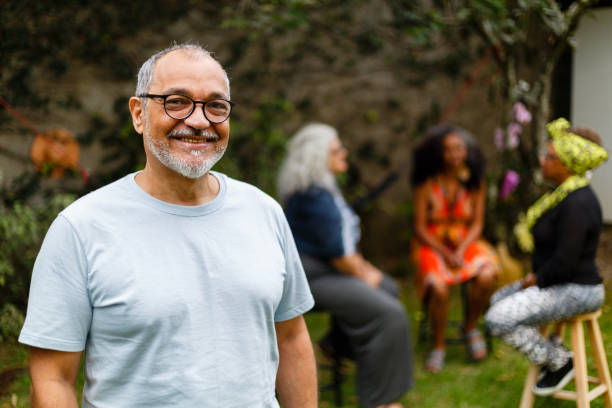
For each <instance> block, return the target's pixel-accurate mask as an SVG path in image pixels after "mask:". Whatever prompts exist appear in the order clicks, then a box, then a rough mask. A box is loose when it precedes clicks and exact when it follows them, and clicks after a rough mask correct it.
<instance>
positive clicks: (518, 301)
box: [485, 282, 604, 371]
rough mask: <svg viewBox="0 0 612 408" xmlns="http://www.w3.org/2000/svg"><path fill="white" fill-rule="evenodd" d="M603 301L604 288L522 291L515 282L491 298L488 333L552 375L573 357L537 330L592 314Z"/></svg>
mask: <svg viewBox="0 0 612 408" xmlns="http://www.w3.org/2000/svg"><path fill="white" fill-rule="evenodd" d="M603 301H604V286H603V285H601V284H600V285H579V284H575V283H567V284H563V285H554V286H549V287H547V288H539V287H537V286H531V287H529V288H527V289H523V290H521V283H520V282H515V283H511V284H509V285H506V286H504V287H503V288H501V289H499V290H498V291H497V292H495V294H493V296H492V297H491V306H490V307H489V310H488V312H487V314H486V316H485V319H486V322H487V326H489V328H490V329H491V332H492V333H493V334H494V335H496V336H500V337H501V339H502V340H503V341H505V342H506V343H508V344H509V345H511V346H512V347H514V348H516V349H517V350H519V351H520V352H521V353H523V354H524V355H525V356H526V357H527V358H528V359H529V360H530V361H531V362H533V363H535V364H538V365H540V366H544V365H546V366H548V367H549V368H550V369H551V370H553V371H555V370H558V369H559V368H561V367H563V366H564V365H565V363H567V361H568V360H569V359H570V358H571V356H572V354H571V352H570V351H569V350H567V349H566V348H565V347H563V346H562V345H556V344H554V343H552V342H550V341H549V340H548V339H546V338H545V337H543V336H542V335H541V334H540V332H539V330H538V326H540V325H541V324H543V323H551V322H556V321H559V320H564V319H567V318H570V317H572V316H576V315H579V314H584V313H590V312H594V311H595V310H597V309H599V308H600V307H601V305H602V304H603Z"/></svg>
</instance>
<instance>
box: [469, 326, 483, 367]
mask: <svg viewBox="0 0 612 408" xmlns="http://www.w3.org/2000/svg"><path fill="white" fill-rule="evenodd" d="M465 342H466V345H467V349H468V353H469V354H470V358H471V359H472V361H480V360H483V359H484V358H486V357H487V345H486V344H485V342H484V339H483V338H482V334H480V331H478V329H472V330H470V331H468V332H466V333H465Z"/></svg>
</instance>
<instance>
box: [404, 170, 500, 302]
mask: <svg viewBox="0 0 612 408" xmlns="http://www.w3.org/2000/svg"><path fill="white" fill-rule="evenodd" d="M430 186H431V188H430V191H429V197H428V214H427V230H428V231H429V233H430V234H432V235H434V236H435V237H437V238H438V239H439V240H441V241H442V242H444V243H445V244H446V245H447V246H448V247H449V248H456V247H457V246H458V245H459V243H460V242H461V240H462V239H463V238H465V236H466V235H467V233H468V230H469V227H470V224H471V221H472V218H473V212H474V205H473V200H472V194H471V193H470V191H469V190H468V189H466V188H464V187H463V186H462V187H461V188H460V190H459V191H458V192H457V195H456V199H455V201H454V202H449V200H448V199H447V197H446V194H445V192H444V189H443V188H442V185H441V184H440V183H439V182H438V181H437V180H434V181H433V182H431V184H430ZM412 258H413V262H414V264H415V265H416V267H417V269H418V270H417V273H416V274H415V278H416V288H417V292H418V294H419V296H420V297H421V298H423V296H424V295H425V289H426V288H427V286H428V280H430V279H432V278H431V275H434V276H436V277H438V278H440V279H442V280H443V281H444V282H446V283H447V284H448V285H454V284H457V283H461V282H465V281H467V280H469V279H471V278H472V277H474V276H475V275H476V274H477V273H478V270H479V269H480V268H481V267H482V266H483V265H486V264H489V263H493V264H494V265H495V266H496V267H498V265H499V261H498V259H497V255H496V254H495V250H494V249H493V247H492V246H491V245H490V244H489V243H488V242H486V241H485V240H482V239H481V240H478V241H475V242H472V243H471V244H470V245H469V246H468V247H467V249H466V250H465V252H464V254H463V266H462V267H459V268H455V269H453V268H450V267H449V266H448V265H447V264H446V262H445V261H444V258H443V257H442V255H440V254H439V253H438V252H437V251H436V250H434V249H433V248H431V247H429V246H427V245H423V244H422V243H421V242H419V240H418V239H414V240H413V243H412Z"/></svg>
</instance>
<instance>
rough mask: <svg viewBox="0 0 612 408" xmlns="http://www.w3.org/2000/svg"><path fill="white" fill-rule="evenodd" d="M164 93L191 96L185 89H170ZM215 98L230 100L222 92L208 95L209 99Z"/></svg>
mask: <svg viewBox="0 0 612 408" xmlns="http://www.w3.org/2000/svg"><path fill="white" fill-rule="evenodd" d="M164 93H165V94H166V95H170V94H179V95H186V96H191V95H190V92H189V91H188V90H187V89H185V88H169V89H167V90H166V91H165V92H164ZM214 98H222V99H229V98H228V97H227V95H225V94H223V93H220V92H212V93H210V94H209V95H208V99H214Z"/></svg>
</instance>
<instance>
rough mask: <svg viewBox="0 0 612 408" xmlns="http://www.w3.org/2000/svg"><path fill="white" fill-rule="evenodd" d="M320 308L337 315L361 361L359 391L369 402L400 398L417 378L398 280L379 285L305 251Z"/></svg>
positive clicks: (363, 402) (363, 400)
mask: <svg viewBox="0 0 612 408" xmlns="http://www.w3.org/2000/svg"><path fill="white" fill-rule="evenodd" d="M302 263H303V265H304V269H305V271H306V275H307V277H308V282H309V284H310V289H311V291H312V294H313V296H314V298H315V305H316V308H317V309H319V310H328V311H329V312H330V313H332V314H333V315H334V317H335V318H336V321H337V323H338V326H339V328H340V329H341V330H342V332H343V333H344V334H345V335H346V336H347V337H348V339H349V342H350V345H351V349H352V352H353V354H354V357H355V362H356V365H357V394H358V395H359V402H360V404H361V405H362V406H365V407H375V406H378V405H382V404H387V403H390V402H393V401H397V400H398V399H399V398H400V397H401V396H402V395H403V394H404V393H405V392H406V391H408V390H409V389H410V388H411V387H412V384H413V378H412V343H411V335H410V328H409V325H408V318H407V316H406V311H405V309H404V306H403V305H402V303H401V302H400V301H399V300H398V299H397V296H398V294H399V289H398V287H397V284H396V283H395V282H394V281H393V280H392V279H391V278H389V277H388V276H385V277H384V279H383V281H382V283H381V285H380V287H379V288H373V287H371V286H369V285H368V284H366V283H365V282H363V281H361V280H359V279H357V278H354V277H352V276H348V275H345V274H342V273H341V272H339V271H337V270H336V269H334V268H333V267H332V266H331V265H330V264H329V263H327V262H323V261H321V260H319V259H316V258H312V257H309V256H305V255H302Z"/></svg>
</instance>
